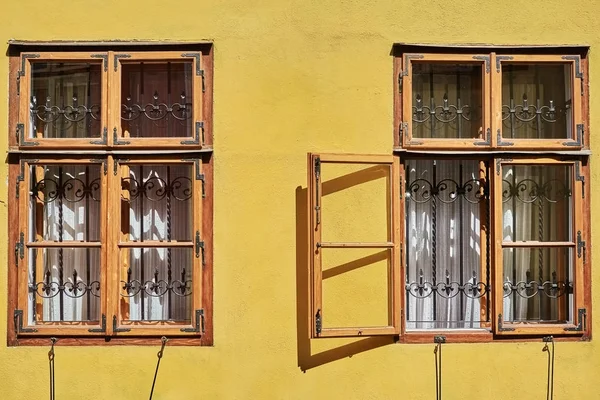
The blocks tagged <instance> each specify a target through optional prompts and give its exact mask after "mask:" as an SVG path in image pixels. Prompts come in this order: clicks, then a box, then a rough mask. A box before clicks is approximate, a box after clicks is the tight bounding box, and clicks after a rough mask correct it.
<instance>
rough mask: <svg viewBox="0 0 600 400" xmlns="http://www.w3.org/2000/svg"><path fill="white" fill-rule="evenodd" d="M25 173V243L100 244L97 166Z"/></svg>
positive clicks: (37, 168)
mask: <svg viewBox="0 0 600 400" xmlns="http://www.w3.org/2000/svg"><path fill="white" fill-rule="evenodd" d="M29 172H30V182H29V232H30V237H29V241H42V240H46V241H55V242H66V241H78V242H98V241H100V200H101V182H100V174H101V172H100V165H98V164H87V165H85V164H84V165H80V164H64V165H60V166H59V165H41V164H37V165H31V166H30V167H29Z"/></svg>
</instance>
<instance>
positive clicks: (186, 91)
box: [109, 51, 205, 148]
mask: <svg viewBox="0 0 600 400" xmlns="http://www.w3.org/2000/svg"><path fill="white" fill-rule="evenodd" d="M201 60H202V53H201V52H174V51H170V52H111V53H110V64H111V66H110V68H109V70H110V78H109V79H110V88H111V99H110V110H111V113H110V116H109V119H110V123H109V127H110V128H109V129H110V133H109V136H110V139H109V142H110V143H111V144H112V145H113V146H115V147H118V148H124V147H127V148H138V147H161V148H168V147H177V148H182V147H185V148H201V147H202V146H203V145H204V143H205V137H204V119H203V115H202V110H203V104H202V103H203V92H204V70H203V67H202V65H201Z"/></svg>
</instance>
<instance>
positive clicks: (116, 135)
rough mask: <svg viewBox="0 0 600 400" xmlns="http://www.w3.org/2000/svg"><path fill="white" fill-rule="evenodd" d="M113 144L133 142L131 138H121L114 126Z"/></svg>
mask: <svg viewBox="0 0 600 400" xmlns="http://www.w3.org/2000/svg"><path fill="white" fill-rule="evenodd" d="M113 144H131V142H130V141H129V140H119V135H118V134H117V127H116V126H115V127H114V128H113Z"/></svg>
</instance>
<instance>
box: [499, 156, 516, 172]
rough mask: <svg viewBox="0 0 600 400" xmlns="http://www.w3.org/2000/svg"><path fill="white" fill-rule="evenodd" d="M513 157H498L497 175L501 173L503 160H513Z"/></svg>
mask: <svg viewBox="0 0 600 400" xmlns="http://www.w3.org/2000/svg"><path fill="white" fill-rule="evenodd" d="M512 160H513V159H512V158H498V159H496V175H500V172H501V165H500V164H502V163H503V162H511V161H512Z"/></svg>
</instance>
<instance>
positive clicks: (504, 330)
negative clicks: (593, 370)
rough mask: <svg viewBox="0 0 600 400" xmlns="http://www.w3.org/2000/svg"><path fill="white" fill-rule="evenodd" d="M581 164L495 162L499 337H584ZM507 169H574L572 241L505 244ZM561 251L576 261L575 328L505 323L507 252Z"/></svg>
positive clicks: (554, 160) (523, 160) (541, 160)
mask: <svg viewBox="0 0 600 400" xmlns="http://www.w3.org/2000/svg"><path fill="white" fill-rule="evenodd" d="M579 163H580V161H571V160H561V159H557V158H550V157H543V158H531V157H526V156H522V157H519V158H515V159H502V158H497V159H496V161H495V163H494V164H495V169H496V174H495V176H496V179H495V180H494V189H493V202H494V204H495V207H494V210H493V211H494V214H495V216H494V220H495V221H496V223H495V241H494V242H495V243H494V247H495V250H494V259H495V263H496V268H495V271H494V272H495V274H494V276H495V279H494V282H495V283H494V289H495V290H494V293H493V299H494V305H495V310H496V314H497V318H498V319H497V323H496V324H495V325H494V333H495V334H496V335H502V336H507V335H538V336H540V335H581V330H578V325H579V324H583V323H584V321H582V317H581V316H578V315H577V312H578V311H577V310H579V309H585V307H586V304H585V300H584V297H585V296H584V294H585V278H584V262H583V257H582V254H581V253H580V254H577V250H578V242H577V239H578V235H577V232H579V233H580V234H581V232H582V230H583V229H584V226H583V225H584V224H583V220H584V213H583V209H582V208H583V183H582V180H581V179H579V177H578V176H577V170H578V169H579V168H580V167H579V166H578V164H579ZM505 165H567V166H570V167H571V182H572V185H573V187H572V190H571V198H572V199H573V204H572V211H571V212H572V213H573V215H572V217H571V219H572V225H571V226H570V230H571V237H572V240H569V241H547V242H539V241H516V240H515V241H512V242H506V241H503V229H504V224H503V223H501V221H502V220H503V208H502V196H503V189H502V175H503V174H502V167H503V166H505ZM548 247H561V248H570V249H571V250H572V259H573V266H572V268H573V278H572V279H573V293H574V296H573V306H572V307H573V323H571V324H536V323H525V324H523V323H507V322H503V321H502V310H503V299H504V292H503V284H504V278H503V267H502V266H503V260H504V252H503V250H504V249H507V248H514V249H516V248H535V249H538V248H548Z"/></svg>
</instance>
